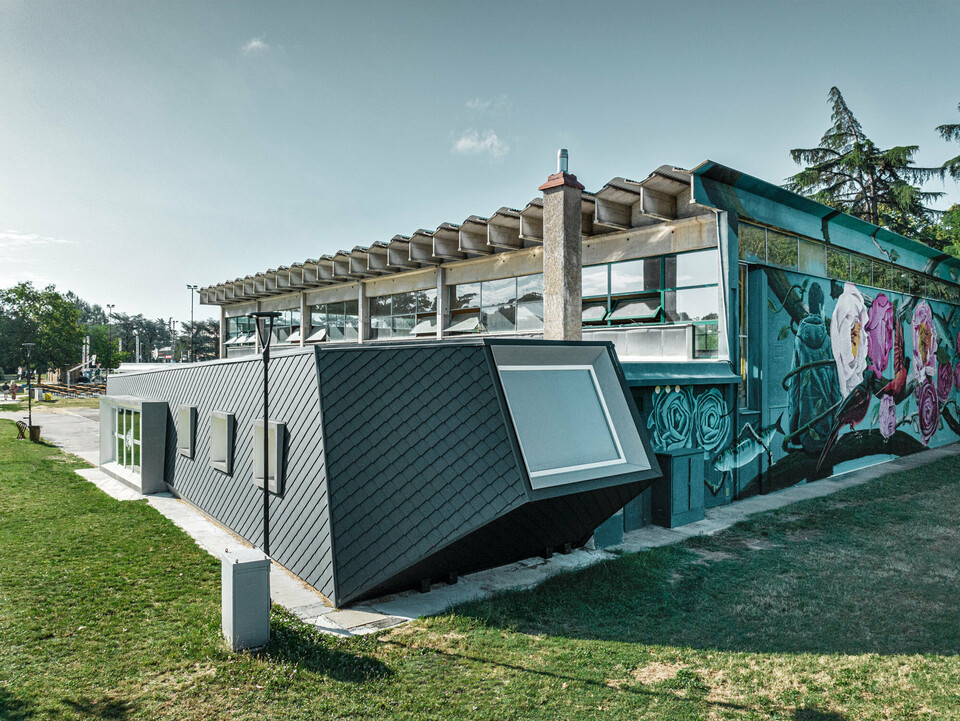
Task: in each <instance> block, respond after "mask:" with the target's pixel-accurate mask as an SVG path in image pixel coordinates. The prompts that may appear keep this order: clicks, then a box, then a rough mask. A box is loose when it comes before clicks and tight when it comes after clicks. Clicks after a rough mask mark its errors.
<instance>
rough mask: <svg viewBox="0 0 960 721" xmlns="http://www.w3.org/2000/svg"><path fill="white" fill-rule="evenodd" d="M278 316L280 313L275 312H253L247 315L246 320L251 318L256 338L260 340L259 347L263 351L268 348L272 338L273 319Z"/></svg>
mask: <svg viewBox="0 0 960 721" xmlns="http://www.w3.org/2000/svg"><path fill="white" fill-rule="evenodd" d="M280 316H281V313H280V311H276V310H255V311H253V312H252V313H247V318H253V322H254V324H255V325H256V326H257V337H258V338H259V339H260V347H261V348H263V349H264V350H266V349H267V348H269V347H270V340H271V339H272V338H273V319H274V318H279V317H280ZM261 319H262V320H263V322H262V323H261V322H260V321H261ZM268 324H269V326H268Z"/></svg>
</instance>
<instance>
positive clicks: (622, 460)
mask: <svg viewBox="0 0 960 721" xmlns="http://www.w3.org/2000/svg"><path fill="white" fill-rule="evenodd" d="M497 370H498V371H500V373H501V374H502V373H503V372H504V371H506V372H514V371H589V373H590V380H591V381H592V382H593V390H594V392H596V394H597V398H598V399H599V400H600V408H601V409H602V410H603V416H604V420H605V421H606V423H607V430H608V431H609V432H610V435H611V437H612V438H613V443H614V445H615V446H616V449H617V458H616V459H614V460H609V461H596V462H594V463H582V464H578V465H575V466H559V467H557V468H545V469H543V470H539V471H531V470H530V465H529V463H528V462H527V452H526V450H524V447H523V438H522V435H521V433H520V429H519V428H517V427H516V421H515V420H514V430H515V431H516V435H517V442H518V443H519V444H520V451H521V455H522V456H523V463H524V465H525V466H526V467H527V473H528V474H529V476H530V478H540V477H542V476H555V475H557V474H559V473H567V472H569V471H583V470H589V469H592V468H605V467H608V466H619V465H625V464H626V463H627V458H626V456H625V455H624V452H623V446H622V445H621V444H620V436H619V435H617V429H616V427H615V426H614V423H613V419H612V418H611V417H610V410H609V409H608V408H607V401H606V399H605V398H604V397H603V392H602V391H601V389H600V383H599V381H598V380H597V372H596V371H595V370H594V369H593V366H592V365H505V366H499V367H498V369H497ZM504 396H505V397H506V399H507V406H508V407H509V406H510V404H511V401H510V394H509V393H508V392H507V391H506V389H504ZM510 415H511V417H512V418H514V419H515V418H516V416H515V414H514V412H513V408H512V407H511V408H510Z"/></svg>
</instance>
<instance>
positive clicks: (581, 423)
mask: <svg viewBox="0 0 960 721" xmlns="http://www.w3.org/2000/svg"><path fill="white" fill-rule="evenodd" d="M500 378H501V379H502V381H503V388H504V391H505V393H506V395H507V401H508V403H509V406H510V413H511V415H512V416H513V423H514V427H515V428H516V429H517V436H518V437H519V439H520V446H521V449H522V451H523V456H524V459H525V461H526V463H527V468H528V469H529V470H530V472H531V473H537V472H538V471H550V470H557V469H562V468H569V467H573V466H581V465H588V464H594V463H604V462H611V461H617V460H620V458H621V456H620V453H619V451H618V449H617V446H616V443H615V442H614V439H613V434H612V432H611V429H610V426H609V425H608V423H607V418H606V414H605V413H604V412H603V406H602V405H601V404H600V397H599V395H598V394H597V389H596V386H595V385H594V383H593V378H592V375H591V373H590V371H587V370H579V369H576V370H566V369H564V370H559V369H558V370H552V369H551V370H501V371H500Z"/></svg>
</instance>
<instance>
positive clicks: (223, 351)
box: [147, 305, 227, 358]
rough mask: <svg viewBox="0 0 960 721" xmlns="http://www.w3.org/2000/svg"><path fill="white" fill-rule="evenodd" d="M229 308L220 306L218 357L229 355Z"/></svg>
mask: <svg viewBox="0 0 960 721" xmlns="http://www.w3.org/2000/svg"><path fill="white" fill-rule="evenodd" d="M226 343H227V308H226V306H223V305H221V306H220V347H219V348H218V349H217V357H218V358H226V357H227V346H226ZM147 355H149V353H148V354H147Z"/></svg>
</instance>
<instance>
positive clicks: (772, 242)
mask: <svg viewBox="0 0 960 721" xmlns="http://www.w3.org/2000/svg"><path fill="white" fill-rule="evenodd" d="M767 262H768V263H771V264H773V265H782V266H783V267H785V268H796V267H797V239H796V238H794V237H793V236H790V235H784V234H783V233H776V232H774V231H772V230H769V231H767Z"/></svg>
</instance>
